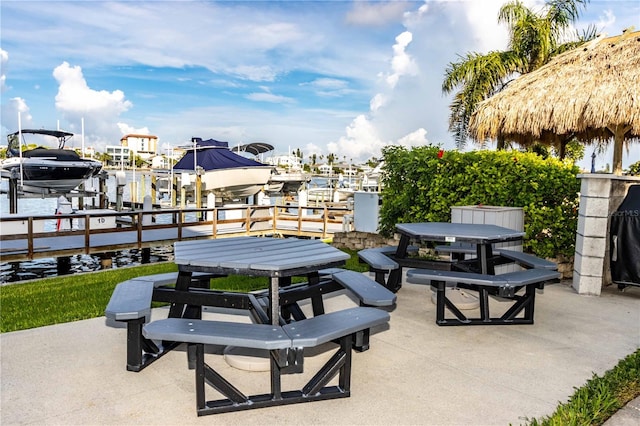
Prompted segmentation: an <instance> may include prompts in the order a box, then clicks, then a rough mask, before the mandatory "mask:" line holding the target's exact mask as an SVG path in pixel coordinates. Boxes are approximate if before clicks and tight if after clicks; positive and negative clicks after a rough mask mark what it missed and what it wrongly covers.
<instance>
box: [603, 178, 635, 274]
mask: <svg viewBox="0 0 640 426" xmlns="http://www.w3.org/2000/svg"><path fill="white" fill-rule="evenodd" d="M610 239H611V240H610V241H609V242H610V253H609V254H610V256H611V279H612V281H613V282H614V283H616V284H632V285H640V185H633V186H631V187H630V188H629V192H628V193H627V196H626V197H625V198H624V201H622V204H620V207H618V210H616V211H615V212H614V213H613V214H612V216H611V228H610Z"/></svg>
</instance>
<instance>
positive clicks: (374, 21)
mask: <svg viewBox="0 0 640 426" xmlns="http://www.w3.org/2000/svg"><path fill="white" fill-rule="evenodd" d="M408 7H411V3H410V2H405V1H381V2H366V1H356V2H353V9H352V10H351V11H350V12H349V13H348V14H347V22H348V23H351V24H356V25H366V26H380V25H386V24H388V23H390V22H398V21H399V20H400V19H401V18H402V15H403V13H404V11H405V10H406V9H407V8H408Z"/></svg>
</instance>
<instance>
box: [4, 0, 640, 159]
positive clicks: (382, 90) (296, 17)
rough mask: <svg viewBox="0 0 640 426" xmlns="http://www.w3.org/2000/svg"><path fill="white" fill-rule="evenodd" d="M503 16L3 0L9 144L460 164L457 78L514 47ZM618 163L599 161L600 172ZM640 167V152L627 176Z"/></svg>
mask: <svg viewBox="0 0 640 426" xmlns="http://www.w3.org/2000/svg"><path fill="white" fill-rule="evenodd" d="M504 3H505V0H482V1H480V0H467V1H464V0H463V1H454V0H426V1H279V2H276V1H234V2H230V1H164V0H156V1H93V0H82V1H81V0H75V1H64V0H58V1H30V0H26V1H25V0H20V1H12V0H2V2H0V22H1V26H0V27H1V29H0V41H1V44H0V59H1V64H2V68H1V74H0V88H1V95H2V99H1V103H2V105H1V113H2V115H1V118H2V121H1V130H2V135H1V137H2V142H0V143H2V144H4V141H5V140H6V135H7V134H8V133H11V132H15V131H17V130H18V125H19V124H20V126H21V128H23V129H25V128H46V129H55V128H60V129H62V130H67V131H70V132H73V133H75V134H76V136H75V137H74V138H72V141H73V143H71V146H72V147H76V148H80V147H81V146H82V145H84V146H85V147H93V148H94V149H95V150H97V151H100V152H103V151H104V150H105V146H106V145H118V144H119V141H120V138H121V137H122V136H124V135H125V134H131V133H137V134H151V135H155V136H158V139H159V144H160V149H161V151H162V152H161V153H167V152H168V150H169V148H170V147H172V146H181V145H182V146H184V145H186V144H187V143H188V142H189V141H190V140H191V138H192V137H201V138H203V139H209V138H213V139H217V140H223V141H228V142H229V143H230V144H231V145H236V144H245V143H250V142H266V143H269V144H271V145H273V146H274V147H275V153H276V154H286V153H287V152H288V151H290V150H292V151H293V150H296V149H300V150H301V151H302V152H303V156H304V159H305V160H308V159H309V157H310V155H312V154H316V155H324V156H326V155H327V154H328V153H333V154H335V155H336V156H337V157H338V159H341V160H347V161H354V162H357V161H364V160H367V159H369V158H371V157H380V155H381V154H380V153H381V148H382V147H384V146H385V145H388V144H398V145H403V146H406V147H411V146H419V145H424V144H433V145H438V146H440V147H442V148H444V149H445V150H451V149H454V147H455V144H454V142H453V136H452V134H451V133H450V132H449V131H448V117H449V104H450V103H451V95H444V94H443V93H442V89H441V87H442V81H443V79H444V75H445V70H446V67H447V65H448V64H449V63H451V62H455V61H457V60H458V59H459V57H460V56H462V55H465V54H466V53H468V52H479V53H487V52H489V51H491V50H506V49H507V30H506V28H505V27H504V26H501V25H498V23H497V15H498V10H499V8H500V6H501V5H502V4H504ZM524 3H525V4H526V5H527V6H531V7H533V8H537V7H540V6H541V5H542V4H543V3H542V2H540V1H538V0H525V1H524ZM589 25H594V26H595V27H596V28H597V29H598V30H599V31H600V32H602V33H605V34H607V35H617V34H620V33H621V32H622V30H623V29H625V28H628V27H630V26H635V27H636V29H639V28H640V2H638V1H637V0H631V1H627V0H607V1H602V0H601V1H593V0H592V1H591V2H589V3H588V4H587V7H586V9H585V10H583V12H582V14H581V17H580V19H579V20H578V21H577V22H576V24H575V29H576V30H578V31H581V30H582V29H585V28H587V27H588V26H589ZM18 121H20V123H18ZM83 135H84V137H83ZM83 142H84V144H83ZM477 148H478V146H477V145H474V144H473V142H469V144H468V146H467V149H477ZM592 152H593V149H592V148H587V150H586V151H585V159H584V160H583V161H581V162H580V163H579V165H580V166H582V167H583V168H585V169H587V170H589V169H590V167H591V154H592ZM612 158H613V156H612V153H611V149H609V150H608V151H607V152H604V153H598V154H597V157H596V168H597V169H604V168H605V166H606V165H607V164H611V160H612ZM638 160H640V144H637V143H636V144H633V145H631V149H630V150H629V151H628V152H626V151H625V153H624V155H623V168H626V167H628V166H629V165H630V164H632V163H634V162H636V161H638Z"/></svg>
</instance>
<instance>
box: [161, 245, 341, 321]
mask: <svg viewBox="0 0 640 426" xmlns="http://www.w3.org/2000/svg"><path fill="white" fill-rule="evenodd" d="M174 255H175V263H176V264H177V265H178V270H179V271H180V273H181V274H182V273H184V272H210V273H219V274H234V275H248V276H267V277H270V282H269V304H270V318H271V321H272V323H273V324H277V319H278V313H279V296H278V293H279V288H280V279H281V278H283V277H290V276H293V275H306V274H310V273H315V272H317V271H319V270H321V269H326V268H331V267H335V266H341V265H343V264H344V263H345V261H346V260H347V259H348V258H349V255H348V254H347V253H345V252H343V251H340V250H338V249H337V248H335V247H333V246H330V245H328V244H326V243H324V242H322V241H320V240H307V239H298V238H260V237H234V238H221V239H215V240H197V241H180V242H176V243H175V244H174ZM185 282H186V280H185Z"/></svg>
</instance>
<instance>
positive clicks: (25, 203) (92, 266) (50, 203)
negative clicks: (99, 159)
mask: <svg viewBox="0 0 640 426" xmlns="http://www.w3.org/2000/svg"><path fill="white" fill-rule="evenodd" d="M125 175H126V178H127V182H132V181H134V177H135V180H136V181H138V182H139V184H138V194H137V195H138V201H140V202H141V201H142V199H143V198H144V195H145V194H148V193H150V192H151V178H150V177H149V176H148V175H147V176H145V179H144V180H143V179H142V177H143V175H142V174H141V173H140V172H137V173H134V172H133V171H126V172H125ZM0 182H1V183H0V189H1V190H2V192H3V193H2V194H0V214H2V215H5V214H8V213H9V200H8V198H7V194H6V192H7V190H8V188H9V184H8V181H7V180H6V179H2V180H1V181H0ZM86 188H87V189H89V188H96V189H97V188H98V180H97V179H92V180H91V181H88V182H87V185H86ZM130 189H131V188H130V185H128V184H127V185H126V186H125V187H124V191H123V199H124V200H125V201H131V191H130ZM115 194H116V181H115V175H114V174H113V172H110V175H109V179H108V180H107V196H108V198H109V201H110V202H115V200H116V197H115ZM69 201H71V203H72V208H73V209H78V208H79V206H78V199H77V198H73V199H71V200H69ZM84 203H85V205H89V206H97V205H98V199H97V197H95V198H87V197H85V198H84ZM57 205H58V199H57V198H20V199H19V200H18V214H20V215H33V214H54V213H55V212H56V208H57ZM1 226H4V224H2V223H0V227H1ZM44 229H45V231H54V230H55V222H54V221H53V220H52V221H50V223H45V227H44ZM172 259H173V248H172V247H171V246H168V247H158V248H153V249H151V262H157V261H164V260H172ZM70 260H71V273H79V272H89V271H97V270H100V269H101V266H100V258H99V257H97V256H93V255H84V254H80V255H75V256H71V258H70ZM112 263H113V264H112V266H113V267H114V268H118V267H124V266H132V265H139V264H141V253H140V251H139V250H122V251H119V252H116V253H114V257H113V258H112ZM57 274H58V271H57V260H56V259H55V258H44V259H36V260H32V261H26V262H0V285H2V284H6V283H11V282H17V281H24V280H31V279H38V278H45V277H52V276H56V275H57Z"/></svg>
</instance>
